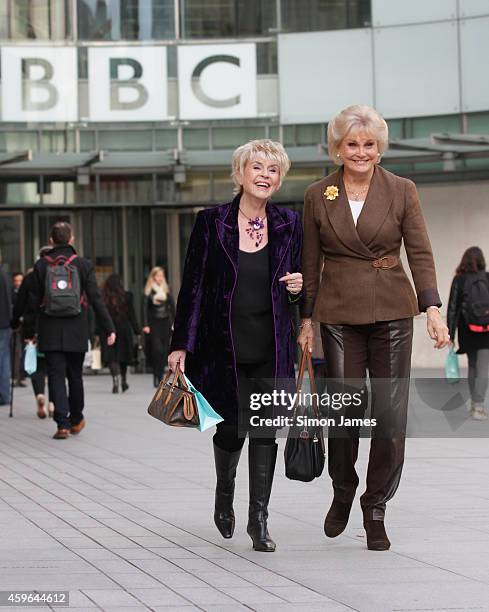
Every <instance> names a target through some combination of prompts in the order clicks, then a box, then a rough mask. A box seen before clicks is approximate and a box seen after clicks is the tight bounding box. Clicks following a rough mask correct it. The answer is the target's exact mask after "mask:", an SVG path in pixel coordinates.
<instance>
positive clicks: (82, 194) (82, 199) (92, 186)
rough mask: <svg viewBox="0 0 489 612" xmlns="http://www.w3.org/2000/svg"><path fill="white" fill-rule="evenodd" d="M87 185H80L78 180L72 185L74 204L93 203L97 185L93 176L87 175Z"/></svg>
mask: <svg viewBox="0 0 489 612" xmlns="http://www.w3.org/2000/svg"><path fill="white" fill-rule="evenodd" d="M89 181H90V182H89V184H88V185H80V184H79V183H78V182H76V183H75V185H74V192H75V193H74V199H75V203H76V204H93V203H94V202H96V201H97V187H96V182H97V181H96V178H95V176H93V175H92V176H90V177H89Z"/></svg>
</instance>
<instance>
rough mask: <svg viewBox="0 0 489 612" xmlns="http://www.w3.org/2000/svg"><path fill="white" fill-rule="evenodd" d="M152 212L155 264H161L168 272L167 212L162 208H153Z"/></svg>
mask: <svg viewBox="0 0 489 612" xmlns="http://www.w3.org/2000/svg"><path fill="white" fill-rule="evenodd" d="M152 212H153V219H152V223H151V228H152V232H153V234H152V241H153V264H154V265H155V266H161V267H162V268H163V269H164V270H165V271H166V272H167V273H168V243H167V239H166V236H167V233H166V232H167V229H166V225H167V223H166V221H167V214H166V213H164V212H163V211H161V210H153V211H152Z"/></svg>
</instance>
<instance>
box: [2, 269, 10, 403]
mask: <svg viewBox="0 0 489 612" xmlns="http://www.w3.org/2000/svg"><path fill="white" fill-rule="evenodd" d="M11 292H12V288H11V286H10V278H9V277H8V275H7V273H6V272H5V270H4V269H3V266H2V265H1V263H0V406H3V405H6V404H8V403H9V402H10V376H11V369H10V368H11V352H12V351H11V346H10V337H11V330H10V317H11V314H12V293H11Z"/></svg>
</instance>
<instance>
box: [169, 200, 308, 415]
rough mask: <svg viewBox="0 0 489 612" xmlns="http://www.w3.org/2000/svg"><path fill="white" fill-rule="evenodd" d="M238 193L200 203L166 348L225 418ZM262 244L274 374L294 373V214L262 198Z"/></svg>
mask: <svg viewBox="0 0 489 612" xmlns="http://www.w3.org/2000/svg"><path fill="white" fill-rule="evenodd" d="M238 206H239V197H237V198H235V199H234V200H233V201H232V202H231V203H229V204H224V205H222V206H215V207H213V208H209V209H206V210H202V211H200V212H199V213H198V214H197V219H196V222H195V225H194V229H193V231H192V235H191V237H190V242H189V246H188V250H187V257H186V260H185V268H184V273H183V279H182V286H181V288H180V293H179V295H178V302H177V310H176V316H175V323H174V331H173V336H172V341H171V347H170V348H171V350H172V351H175V350H186V351H187V358H186V362H185V373H186V374H187V375H188V377H189V379H190V380H191V381H192V383H193V384H194V385H195V387H196V388H197V389H199V390H200V391H201V392H202V393H203V394H204V396H205V397H206V398H207V400H208V401H209V402H210V404H211V405H212V407H213V408H214V409H215V410H216V411H217V412H218V413H219V414H220V415H221V416H222V417H223V418H224V419H225V420H226V422H228V423H230V422H231V423H232V422H236V420H237V411H238V383H237V373H236V358H235V352H234V347H233V339H232V338H233V336H232V331H231V305H232V299H233V293H234V289H235V287H236V281H237V276H238V254H239V230H238ZM266 211H267V219H268V251H269V257H270V276H271V294H272V307H273V320H274V326H275V377H276V378H278V379H284V378H292V379H293V378H294V354H295V342H294V333H293V324H292V317H291V310H290V304H289V294H288V292H287V291H286V289H285V283H283V282H282V283H279V282H278V279H279V278H280V277H281V276H283V275H285V274H286V273H287V272H300V267H301V251H302V225H301V220H300V216H299V213H297V212H295V211H292V210H289V209H287V208H282V207H278V206H276V205H275V204H273V203H271V202H269V203H268V204H267V209H266Z"/></svg>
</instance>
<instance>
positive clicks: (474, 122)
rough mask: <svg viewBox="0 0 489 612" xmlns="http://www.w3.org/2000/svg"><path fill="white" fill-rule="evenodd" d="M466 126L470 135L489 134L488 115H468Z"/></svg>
mask: <svg viewBox="0 0 489 612" xmlns="http://www.w3.org/2000/svg"><path fill="white" fill-rule="evenodd" d="M467 124H468V130H469V133H471V134H489V113H469V114H468V115H467Z"/></svg>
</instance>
